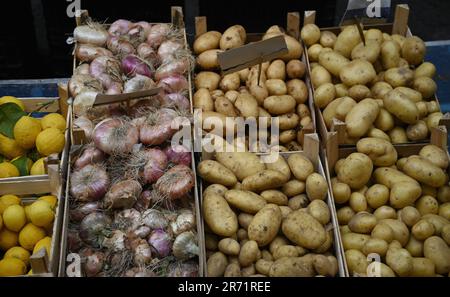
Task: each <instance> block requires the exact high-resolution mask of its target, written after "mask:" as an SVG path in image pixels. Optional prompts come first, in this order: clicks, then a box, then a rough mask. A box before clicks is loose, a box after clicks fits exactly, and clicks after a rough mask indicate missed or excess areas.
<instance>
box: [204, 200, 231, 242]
mask: <svg viewBox="0 0 450 297" xmlns="http://www.w3.org/2000/svg"><path fill="white" fill-rule="evenodd" d="M202 205H203V216H204V219H205V222H206V224H207V225H208V227H209V228H210V229H211V230H212V231H213V232H214V233H215V234H217V235H220V236H225V237H226V236H232V235H234V234H235V233H236V231H237V230H238V220H237V217H236V214H235V213H234V212H233V211H232V210H231V208H230V206H229V205H228V203H227V201H226V200H225V199H224V198H223V197H222V196H220V195H217V194H209V195H206V196H204V197H203V204H202Z"/></svg>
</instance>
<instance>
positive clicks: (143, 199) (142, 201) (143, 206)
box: [133, 190, 152, 211]
mask: <svg viewBox="0 0 450 297" xmlns="http://www.w3.org/2000/svg"><path fill="white" fill-rule="evenodd" d="M151 201H152V192H151V191H149V190H145V191H143V192H142V193H141V196H140V197H139V199H138V201H136V203H135V204H134V206H133V207H134V208H135V209H137V210H138V211H145V210H147V209H148V208H149V206H150V204H151Z"/></svg>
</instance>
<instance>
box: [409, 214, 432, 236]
mask: <svg viewBox="0 0 450 297" xmlns="http://www.w3.org/2000/svg"><path fill="white" fill-rule="evenodd" d="M434 232H435V229H434V225H433V224H431V223H430V222H428V221H426V220H423V219H422V220H419V221H418V222H417V223H416V224H414V226H413V227H412V229H411V233H412V234H413V235H414V237H415V238H416V239H418V240H425V239H427V238H428V237H431V236H433V234H434Z"/></svg>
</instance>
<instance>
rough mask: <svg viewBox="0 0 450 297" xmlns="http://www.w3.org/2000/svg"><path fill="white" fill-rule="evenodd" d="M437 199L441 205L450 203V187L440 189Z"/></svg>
mask: <svg viewBox="0 0 450 297" xmlns="http://www.w3.org/2000/svg"><path fill="white" fill-rule="evenodd" d="M437 199H438V200H439V202H441V203H445V202H450V187H449V186H443V187H440V188H439V190H438V193H437Z"/></svg>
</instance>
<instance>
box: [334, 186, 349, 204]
mask: <svg viewBox="0 0 450 297" xmlns="http://www.w3.org/2000/svg"><path fill="white" fill-rule="evenodd" d="M332 191H333V197H334V202H336V203H338V204H343V203H346V202H347V201H348V200H349V199H350V195H351V193H352V190H351V189H350V187H349V185H347V184H344V183H341V182H337V183H334V184H332Z"/></svg>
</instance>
